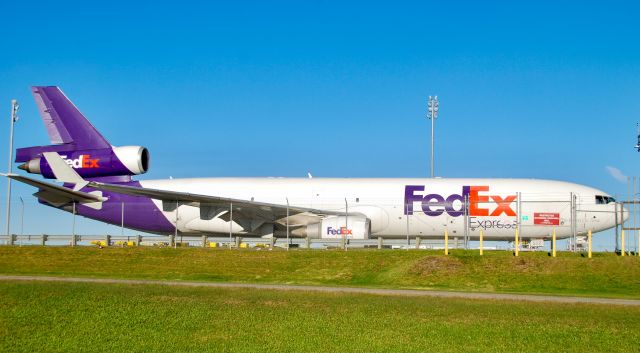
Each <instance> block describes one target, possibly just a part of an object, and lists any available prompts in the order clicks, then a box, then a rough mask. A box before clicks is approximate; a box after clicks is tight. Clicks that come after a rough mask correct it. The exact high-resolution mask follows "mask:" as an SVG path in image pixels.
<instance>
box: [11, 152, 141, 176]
mask: <svg viewBox="0 0 640 353" xmlns="http://www.w3.org/2000/svg"><path fill="white" fill-rule="evenodd" d="M58 154H59V155H60V157H62V159H64V161H65V162H67V164H68V165H69V166H70V167H71V168H73V169H75V171H76V172H77V173H78V174H79V175H80V176H82V177H87V178H91V177H102V176H121V175H138V174H143V173H146V172H147V170H149V151H148V150H147V149H146V148H145V147H141V146H122V147H113V148H110V149H97V150H73V151H61V152H58ZM18 168H20V169H23V170H25V171H27V172H29V173H33V174H42V176H44V177H45V178H48V179H55V175H54V174H53V171H52V170H51V167H50V166H49V163H47V160H46V159H45V158H44V157H42V156H38V157H34V158H32V159H31V160H29V161H27V162H26V163H24V164H22V165H20V166H19V167H18Z"/></svg>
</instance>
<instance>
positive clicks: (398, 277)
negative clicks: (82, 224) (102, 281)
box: [0, 246, 640, 298]
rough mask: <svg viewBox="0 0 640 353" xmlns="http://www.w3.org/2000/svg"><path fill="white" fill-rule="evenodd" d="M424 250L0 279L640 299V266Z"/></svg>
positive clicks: (1, 264)
mask: <svg viewBox="0 0 640 353" xmlns="http://www.w3.org/2000/svg"><path fill="white" fill-rule="evenodd" d="M485 254H486V255H485V256H482V257H481V256H479V255H478V254H477V252H474V251H453V252H452V254H451V255H450V256H448V257H445V256H443V255H442V253H441V252H439V251H438V252H436V251H424V250H412V251H403V250H395V251H392V250H382V251H380V250H350V251H347V252H344V251H339V250H311V251H309V250H291V251H289V252H287V251H282V250H274V251H266V250H261V251H256V250H224V249H200V248H183V249H166V248H165V249H160V248H106V249H97V248H90V247H75V248H71V247H37V246H31V247H21V248H20V247H0V274H15V275H49V276H80V277H104V278H135V279H141V278H143V279H172V280H190V281H218V282H220V281H228V282H252V283H286V284H303V285H304V284H308V285H333V286H364V287H387V288H418V289H438V290H456V291H479V292H502V293H505V292H508V293H545V294H558V295H578V296H600V297H618V298H640V259H639V258H637V257H618V256H615V255H613V254H604V253H598V254H594V258H593V259H587V258H583V257H581V256H580V255H578V254H572V253H559V257H557V258H550V257H548V256H547V254H546V253H521V256H520V257H518V258H516V257H513V256H512V255H511V253H509V252H504V251H492V252H486V253H485Z"/></svg>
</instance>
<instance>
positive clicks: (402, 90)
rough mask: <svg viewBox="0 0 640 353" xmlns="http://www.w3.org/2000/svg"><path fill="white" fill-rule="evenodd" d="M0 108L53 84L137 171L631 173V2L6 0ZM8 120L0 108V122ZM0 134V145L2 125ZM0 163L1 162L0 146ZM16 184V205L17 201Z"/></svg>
mask: <svg viewBox="0 0 640 353" xmlns="http://www.w3.org/2000/svg"><path fill="white" fill-rule="evenodd" d="M0 9H1V10H2V11H1V12H2V13H3V14H4V16H3V20H2V21H0V33H1V34H2V38H4V39H5V41H4V44H3V50H2V52H3V54H2V55H0V97H2V98H1V100H0V104H2V103H1V102H2V100H4V102H5V103H4V106H5V109H4V110H5V112H6V113H7V115H8V112H9V101H10V99H11V98H17V99H18V100H19V101H20V103H21V109H20V115H21V120H20V122H19V123H18V125H17V126H16V142H15V145H16V147H25V146H32V145H41V144H46V143H47V142H48V139H47V136H46V134H45V131H44V128H43V125H42V122H41V121H40V118H39V116H38V114H37V111H36V107H35V104H34V103H33V99H32V98H31V95H30V92H29V89H28V88H29V86H31V85H34V84H42V85H59V86H61V87H62V89H63V90H64V91H65V93H66V94H67V95H68V96H69V97H70V98H71V99H72V100H73V101H74V103H76V105H77V106H78V107H79V108H80V110H81V111H82V112H83V113H85V115H86V116H87V117H89V119H90V120H91V121H92V122H93V123H94V125H95V126H96V127H98V129H100V131H101V132H102V133H103V134H104V135H105V136H106V137H107V138H108V139H109V140H110V142H111V143H112V144H114V145H130V144H140V145H144V146H146V147H148V148H149V149H150V151H151V153H152V169H151V171H150V172H149V173H148V174H147V175H145V176H144V178H166V177H168V176H173V177H193V176H305V175H306V173H307V171H311V172H312V173H313V174H314V175H315V176H317V177H336V176H344V177H422V176H427V175H428V173H429V154H430V151H429V136H430V130H429V128H430V125H429V121H428V120H427V119H426V118H425V110H426V99H427V98H426V97H427V96H428V95H430V94H433V95H435V94H437V95H438V96H439V97H440V118H439V119H438V121H437V126H436V130H437V139H436V159H437V163H436V174H437V175H440V176H443V177H514V178H515V177H527V178H528V177H532V178H548V179H560V180H567V181H573V182H577V183H582V184H587V185H590V186H594V187H597V188H600V189H603V190H606V191H608V192H610V193H611V194H624V193H626V190H627V188H626V183H624V182H620V181H618V180H616V179H615V178H614V177H612V176H611V174H610V173H609V172H608V171H607V169H606V167H607V166H609V167H614V168H617V169H619V170H620V171H621V172H622V174H623V175H625V176H633V175H637V174H638V172H637V158H638V157H639V156H638V153H637V152H635V151H634V149H633V145H634V144H635V139H636V123H637V122H638V121H640V116H639V113H638V112H640V100H639V99H638V96H639V93H640V46H638V38H639V37H640V26H638V24H637V18H638V14H639V11H638V10H639V9H638V5H636V4H634V3H633V2H615V1H610V2H607V3H606V4H603V3H602V2H591V1H584V2H576V3H565V4H563V3H559V2H545V1H535V2H529V3H524V2H488V3H487V2H472V1H469V2H465V1H462V2H442V1H441V2H398V1H395V2H371V1H367V2H350V3H346V2H329V1H316V2H304V3H300V2H273V1H271V2H257V1H256V2H251V1H237V2H220V3H218V2H204V1H203V2H158V1H153V2H151V1H148V2H144V1H141V2H118V1H110V2H101V3H93V2H79V1H78V2H71V1H64V2H50V1H49V2H38V1H29V2H15V1H14V2H9V3H7V2H5V3H3V4H2V5H0ZM7 120H8V117H7ZM4 125H5V127H4V128H3V131H5V133H3V134H0V146H7V137H8V123H7V124H4ZM5 158H6V157H5ZM31 192H32V190H31V189H28V188H22V187H16V196H19V195H20V196H24V197H25V198H29V199H30V200H32V199H33V198H32V197H31V196H29V195H30V193H31Z"/></svg>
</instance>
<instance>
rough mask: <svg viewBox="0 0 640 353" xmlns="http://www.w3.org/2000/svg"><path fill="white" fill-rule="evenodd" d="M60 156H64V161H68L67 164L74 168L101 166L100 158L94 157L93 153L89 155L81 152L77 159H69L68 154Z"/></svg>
mask: <svg viewBox="0 0 640 353" xmlns="http://www.w3.org/2000/svg"><path fill="white" fill-rule="evenodd" d="M60 157H62V159H64V161H65V162H67V164H68V165H69V166H70V167H71V168H73V169H79V168H89V169H91V168H100V166H99V165H98V161H100V160H99V159H98V158H94V159H92V158H91V155H88V154H81V155H80V156H79V157H78V158H76V159H67V156H60Z"/></svg>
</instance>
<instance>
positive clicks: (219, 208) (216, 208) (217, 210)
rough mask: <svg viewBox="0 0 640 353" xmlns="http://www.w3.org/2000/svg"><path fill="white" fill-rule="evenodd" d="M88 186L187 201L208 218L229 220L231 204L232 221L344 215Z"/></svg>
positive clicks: (166, 202) (184, 194)
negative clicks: (216, 217) (239, 219)
mask: <svg viewBox="0 0 640 353" xmlns="http://www.w3.org/2000/svg"><path fill="white" fill-rule="evenodd" d="M87 186H88V187H90V188H94V189H98V190H102V191H110V192H115V193H119V194H125V195H133V196H144V197H149V198H152V199H156V200H161V201H163V205H164V206H165V207H166V208H170V207H175V204H177V203H178V204H190V205H192V206H196V207H200V212H201V215H203V218H205V219H211V218H213V217H215V216H219V217H220V218H222V219H224V220H226V221H228V220H229V217H230V213H229V212H226V211H229V209H230V208H231V207H233V214H234V217H233V218H234V220H235V219H236V218H244V219H250V220H262V221H271V222H273V221H278V220H283V219H286V217H287V215H288V216H289V217H292V216H296V215H298V217H297V219H299V220H300V221H301V223H302V224H306V223H307V222H306V221H302V218H314V219H317V218H322V217H325V216H329V215H344V212H336V211H327V210H318V209H313V208H306V207H297V206H289V207H287V206H286V205H281V204H272V203H264V202H255V201H247V200H240V199H233V198H226V197H219V196H210V195H200V194H192V193H187V192H178V191H169V190H160V189H150V188H140V187H134V186H126V185H116V184H107V183H100V182H94V181H90V182H89V183H88V184H87ZM223 213H224V214H223ZM300 216H302V217H300ZM296 223H298V222H296Z"/></svg>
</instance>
